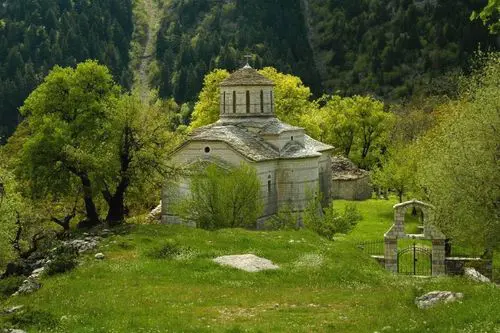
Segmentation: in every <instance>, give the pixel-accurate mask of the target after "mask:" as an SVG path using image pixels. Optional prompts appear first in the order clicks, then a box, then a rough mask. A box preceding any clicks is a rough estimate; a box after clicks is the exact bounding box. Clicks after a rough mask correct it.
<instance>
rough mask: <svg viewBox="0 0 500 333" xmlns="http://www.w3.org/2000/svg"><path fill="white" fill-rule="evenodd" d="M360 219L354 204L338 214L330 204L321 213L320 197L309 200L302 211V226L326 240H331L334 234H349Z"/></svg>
mask: <svg viewBox="0 0 500 333" xmlns="http://www.w3.org/2000/svg"><path fill="white" fill-rule="evenodd" d="M361 219H362V215H361V213H360V212H359V210H358V208H357V206H356V205H355V204H348V205H346V206H345V208H344V212H343V213H339V212H338V211H337V210H336V209H335V207H334V204H333V202H332V203H331V204H330V206H328V207H327V208H326V209H325V210H324V211H323V208H322V207H321V198H320V197H316V198H312V199H310V200H309V202H308V204H307V207H306V209H305V211H304V225H305V226H306V227H307V228H310V229H311V230H313V231H315V232H316V233H318V234H319V235H320V236H323V237H325V238H328V239H333V236H335V234H336V233H343V234H346V233H348V232H350V231H351V230H352V229H353V228H354V227H355V226H356V224H357V223H358V222H359V221H360V220H361Z"/></svg>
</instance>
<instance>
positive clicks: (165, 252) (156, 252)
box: [147, 239, 189, 259]
mask: <svg viewBox="0 0 500 333" xmlns="http://www.w3.org/2000/svg"><path fill="white" fill-rule="evenodd" d="M186 251H189V249H185V248H183V247H181V246H179V244H177V242H175V241H174V240H171V239H169V240H167V242H166V243H165V244H163V245H161V246H160V247H158V248H155V249H153V250H151V251H149V252H148V254H147V256H148V257H149V258H153V259H172V258H174V257H177V256H180V255H181V254H183V253H184V252H186Z"/></svg>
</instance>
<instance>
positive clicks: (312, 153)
mask: <svg viewBox="0 0 500 333" xmlns="http://www.w3.org/2000/svg"><path fill="white" fill-rule="evenodd" d="M320 156H321V153H318V152H317V151H316V150H314V148H313V147H311V146H309V145H307V144H306V145H305V146H302V145H301V144H299V143H298V142H297V141H290V142H288V143H287V144H286V145H285V146H284V147H283V149H282V150H281V153H280V157H282V158H304V157H320Z"/></svg>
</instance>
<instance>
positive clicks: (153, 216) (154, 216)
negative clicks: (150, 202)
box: [148, 201, 161, 221]
mask: <svg viewBox="0 0 500 333" xmlns="http://www.w3.org/2000/svg"><path fill="white" fill-rule="evenodd" d="M160 219H161V201H160V204H159V205H158V206H156V208H155V209H153V210H152V211H151V212H150V213H149V214H148V221H159V220H160Z"/></svg>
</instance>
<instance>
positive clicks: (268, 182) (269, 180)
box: [267, 175, 271, 193]
mask: <svg viewBox="0 0 500 333" xmlns="http://www.w3.org/2000/svg"><path fill="white" fill-rule="evenodd" d="M267 193H271V175H269V176H267Z"/></svg>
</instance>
